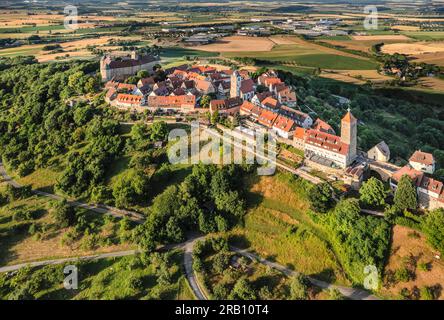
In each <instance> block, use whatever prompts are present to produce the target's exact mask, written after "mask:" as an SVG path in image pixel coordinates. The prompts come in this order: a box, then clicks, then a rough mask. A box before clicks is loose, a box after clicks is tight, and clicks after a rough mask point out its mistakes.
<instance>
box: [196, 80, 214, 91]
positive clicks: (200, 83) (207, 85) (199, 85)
mask: <svg viewBox="0 0 444 320" xmlns="http://www.w3.org/2000/svg"><path fill="white" fill-rule="evenodd" d="M194 85H195V87H196V89H197V90H199V91H208V90H210V89H211V88H212V87H213V84H212V83H211V82H210V81H205V80H199V79H195V80H194Z"/></svg>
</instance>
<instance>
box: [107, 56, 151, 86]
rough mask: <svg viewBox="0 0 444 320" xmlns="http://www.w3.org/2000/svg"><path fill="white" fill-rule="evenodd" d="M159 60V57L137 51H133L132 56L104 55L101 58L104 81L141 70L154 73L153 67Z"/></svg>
mask: <svg viewBox="0 0 444 320" xmlns="http://www.w3.org/2000/svg"><path fill="white" fill-rule="evenodd" d="M158 61H159V58H158V57H155V56H151V55H146V56H139V55H138V54H137V53H136V52H135V51H133V52H132V53H131V58H127V57H124V58H120V59H116V58H113V57H111V56H104V57H102V59H100V74H101V75H102V81H110V80H111V79H113V78H122V77H127V76H132V75H135V74H136V73H137V72H139V71H141V70H146V71H148V72H150V73H152V72H153V67H154V66H155V65H156V64H157V63H158Z"/></svg>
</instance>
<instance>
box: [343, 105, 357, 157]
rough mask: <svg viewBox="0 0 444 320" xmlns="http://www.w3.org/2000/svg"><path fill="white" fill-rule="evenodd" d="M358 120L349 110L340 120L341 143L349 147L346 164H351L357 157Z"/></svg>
mask: <svg viewBox="0 0 444 320" xmlns="http://www.w3.org/2000/svg"><path fill="white" fill-rule="evenodd" d="M357 137H358V120H357V119H356V118H355V117H354V116H353V115H352V113H351V112H350V109H348V111H347V114H346V115H345V116H344V118H342V120H341V141H342V142H343V143H346V144H348V145H349V150H348V158H349V160H348V164H350V163H351V162H353V161H354V160H355V158H356V155H357V145H358V138H357Z"/></svg>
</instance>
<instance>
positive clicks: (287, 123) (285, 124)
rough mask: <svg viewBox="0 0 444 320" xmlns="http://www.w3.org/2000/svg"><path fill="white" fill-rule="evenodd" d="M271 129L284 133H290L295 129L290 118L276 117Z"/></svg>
mask: <svg viewBox="0 0 444 320" xmlns="http://www.w3.org/2000/svg"><path fill="white" fill-rule="evenodd" d="M273 127H276V128H278V129H280V130H282V131H285V132H291V131H294V129H295V123H294V121H293V120H291V119H290V118H287V117H284V116H278V117H277V118H276V121H275V122H274V124H273Z"/></svg>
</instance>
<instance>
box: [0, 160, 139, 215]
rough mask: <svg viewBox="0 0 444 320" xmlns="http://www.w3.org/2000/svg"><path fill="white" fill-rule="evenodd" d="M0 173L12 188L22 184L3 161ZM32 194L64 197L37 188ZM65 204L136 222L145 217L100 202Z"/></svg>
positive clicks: (68, 202)
mask: <svg viewBox="0 0 444 320" xmlns="http://www.w3.org/2000/svg"><path fill="white" fill-rule="evenodd" d="M0 175H1V176H2V177H3V179H4V180H5V181H6V182H7V183H8V184H10V185H11V186H13V187H14V188H20V187H21V186H22V185H21V184H19V183H18V182H17V181H15V180H13V179H12V178H11V177H10V176H9V175H8V173H7V172H6V170H5V167H4V166H3V163H1V162H0ZM32 192H33V193H34V194H36V195H39V196H43V197H48V198H51V199H54V200H59V201H60V200H63V199H65V198H64V197H62V196H59V195H56V194H52V193H47V192H43V191H39V190H33V191H32ZM67 204H68V205H70V206H73V207H79V208H84V209H88V210H91V211H94V212H98V213H103V214H106V215H111V216H113V217H116V218H123V217H127V218H128V219H130V220H132V221H134V222H137V223H143V222H144V221H145V217H144V216H143V215H142V214H140V213H137V212H133V211H129V210H123V209H118V208H114V207H110V206H106V205H102V204H98V205H90V204H87V203H82V202H79V201H71V200H70V201H67Z"/></svg>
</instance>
